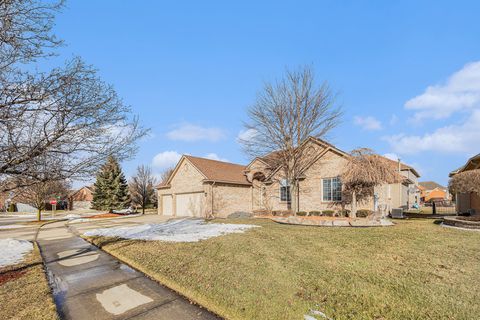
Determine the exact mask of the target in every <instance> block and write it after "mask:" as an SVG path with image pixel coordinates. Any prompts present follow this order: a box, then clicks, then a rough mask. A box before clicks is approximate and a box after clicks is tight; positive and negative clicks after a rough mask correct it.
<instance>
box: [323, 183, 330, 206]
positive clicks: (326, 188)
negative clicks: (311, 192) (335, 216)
mask: <svg viewBox="0 0 480 320" xmlns="http://www.w3.org/2000/svg"><path fill="white" fill-rule="evenodd" d="M323 201H332V180H331V179H324V180H323Z"/></svg>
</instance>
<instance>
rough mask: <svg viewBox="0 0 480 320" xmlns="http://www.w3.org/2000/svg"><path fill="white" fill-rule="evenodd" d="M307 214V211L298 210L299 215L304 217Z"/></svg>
mask: <svg viewBox="0 0 480 320" xmlns="http://www.w3.org/2000/svg"><path fill="white" fill-rule="evenodd" d="M306 215H307V212H306V211H298V212H297V216H301V217H304V216H306Z"/></svg>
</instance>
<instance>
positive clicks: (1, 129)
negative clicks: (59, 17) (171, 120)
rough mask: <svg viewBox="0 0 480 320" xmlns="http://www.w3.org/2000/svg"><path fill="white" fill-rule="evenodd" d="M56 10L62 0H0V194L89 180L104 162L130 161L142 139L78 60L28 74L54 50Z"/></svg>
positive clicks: (119, 104)
mask: <svg viewBox="0 0 480 320" xmlns="http://www.w3.org/2000/svg"><path fill="white" fill-rule="evenodd" d="M62 6H63V1H61V0H60V1H40V0H7V1H0V191H8V190H11V189H15V188H21V187H25V186H28V185H33V184H36V183H37V182H46V181H56V180H59V181H60V180H64V179H77V180H83V179H88V178H90V177H91V176H93V175H94V174H95V172H96V171H97V170H98V169H99V167H100V166H101V165H102V164H103V163H104V162H105V161H106V159H107V157H108V156H110V155H113V156H115V157H116V158H117V159H119V160H123V159H126V158H129V157H131V156H132V155H133V154H134V153H135V151H136V143H135V142H136V141H137V140H138V139H139V138H140V137H142V136H143V135H144V134H145V133H146V130H144V129H143V128H141V127H140V125H139V124H138V119H137V118H136V117H133V116H131V109H130V108H129V107H128V106H126V105H125V104H124V103H123V101H122V100H121V99H120V98H119V97H118V95H117V93H116V92H115V90H114V89H113V87H112V86H110V85H108V84H106V83H104V82H103V81H101V79H100V78H99V77H98V75H97V72H96V70H95V69H94V68H93V67H91V66H89V65H87V64H85V63H84V62H83V61H82V60H81V59H80V58H74V59H73V60H71V61H69V62H67V63H66V64H65V65H64V66H62V67H60V68H56V69H53V70H51V71H50V72H43V73H41V72H33V71H32V70H35V65H32V63H34V62H36V60H38V59H39V58H45V57H48V56H50V55H52V54H54V53H55V52H54V51H52V50H51V49H53V48H55V47H57V46H58V45H60V44H61V41H60V40H58V39H56V37H55V36H54V35H53V34H52V33H51V29H52V26H53V19H54V16H55V13H56V12H57V11H58V10H60V9H61V7H62ZM25 63H29V65H28V68H23V69H22V67H24V64H25ZM24 69H25V70H24ZM46 164H47V165H46ZM7 181H8V184H7V183H6V182H7Z"/></svg>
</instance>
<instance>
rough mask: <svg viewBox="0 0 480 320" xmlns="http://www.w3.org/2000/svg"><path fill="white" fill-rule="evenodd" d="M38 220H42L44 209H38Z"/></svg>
mask: <svg viewBox="0 0 480 320" xmlns="http://www.w3.org/2000/svg"><path fill="white" fill-rule="evenodd" d="M37 221H42V210H41V209H38V211H37Z"/></svg>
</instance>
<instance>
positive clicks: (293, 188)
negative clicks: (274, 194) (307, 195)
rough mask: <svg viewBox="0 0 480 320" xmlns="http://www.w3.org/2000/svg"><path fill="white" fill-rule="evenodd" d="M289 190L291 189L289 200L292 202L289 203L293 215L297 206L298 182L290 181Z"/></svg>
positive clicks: (295, 213) (297, 208)
mask: <svg viewBox="0 0 480 320" xmlns="http://www.w3.org/2000/svg"><path fill="white" fill-rule="evenodd" d="M290 191H291V194H290V200H291V203H292V205H291V206H292V211H293V214H294V215H297V212H298V210H299V206H298V184H297V183H296V182H292V184H291V190H290Z"/></svg>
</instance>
